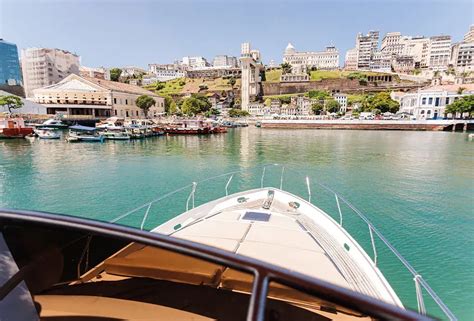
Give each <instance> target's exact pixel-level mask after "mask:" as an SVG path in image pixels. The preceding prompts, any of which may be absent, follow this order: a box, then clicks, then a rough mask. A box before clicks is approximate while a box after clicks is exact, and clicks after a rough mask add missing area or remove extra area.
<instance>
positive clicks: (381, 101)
mask: <svg viewBox="0 0 474 321" xmlns="http://www.w3.org/2000/svg"><path fill="white" fill-rule="evenodd" d="M399 108H400V105H399V103H398V102H396V101H395V100H393V99H392V98H391V97H390V93H389V92H387V91H383V92H379V93H376V94H375V95H369V96H366V97H365V99H364V100H363V101H362V110H363V111H367V112H369V111H370V112H373V111H374V109H378V110H380V111H381V112H382V113H386V112H391V113H396V112H397V111H398V109H399Z"/></svg>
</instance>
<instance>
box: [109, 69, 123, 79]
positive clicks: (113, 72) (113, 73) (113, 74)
mask: <svg viewBox="0 0 474 321" xmlns="http://www.w3.org/2000/svg"><path fill="white" fill-rule="evenodd" d="M121 75H122V69H120V68H112V69H110V80H112V81H119V79H120V76H121Z"/></svg>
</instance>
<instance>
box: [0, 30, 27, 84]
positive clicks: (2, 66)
mask: <svg viewBox="0 0 474 321" xmlns="http://www.w3.org/2000/svg"><path fill="white" fill-rule="evenodd" d="M21 85H22V79H21V72H20V61H19V59H18V49H17V47H16V45H15V44H13V43H9V42H6V41H4V40H3V39H0V86H2V88H3V87H4V86H21Z"/></svg>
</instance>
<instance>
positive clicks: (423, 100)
mask: <svg viewBox="0 0 474 321" xmlns="http://www.w3.org/2000/svg"><path fill="white" fill-rule="evenodd" d="M421 104H422V105H426V97H423V98H422V99H421Z"/></svg>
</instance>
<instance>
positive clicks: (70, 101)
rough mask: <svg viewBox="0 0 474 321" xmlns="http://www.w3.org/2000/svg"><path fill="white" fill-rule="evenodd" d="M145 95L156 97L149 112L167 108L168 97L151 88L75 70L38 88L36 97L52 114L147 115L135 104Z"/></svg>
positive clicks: (158, 111) (150, 114) (157, 112)
mask: <svg viewBox="0 0 474 321" xmlns="http://www.w3.org/2000/svg"><path fill="white" fill-rule="evenodd" d="M141 95H148V96H150V97H152V98H153V99H155V101H156V105H155V106H153V107H152V108H150V110H149V113H148V116H152V117H156V116H158V115H160V114H161V113H163V112H164V99H163V98H162V97H160V96H158V95H156V94H154V93H153V92H151V91H148V90H145V89H143V88H141V87H137V86H132V85H129V84H124V83H120V82H115V81H108V80H103V79H97V78H90V77H80V76H78V75H75V74H72V75H69V76H67V77H66V78H65V79H63V80H61V81H60V82H59V83H57V84H53V85H50V86H46V87H43V88H38V89H35V90H34V101H35V102H37V103H40V104H43V105H45V106H46V107H47V113H48V114H56V113H58V112H59V113H63V114H66V115H81V116H89V117H110V116H119V117H131V118H143V117H145V115H144V113H143V111H142V110H141V109H140V108H139V107H137V105H136V104H135V101H136V99H137V98H138V97H139V96H141Z"/></svg>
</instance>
